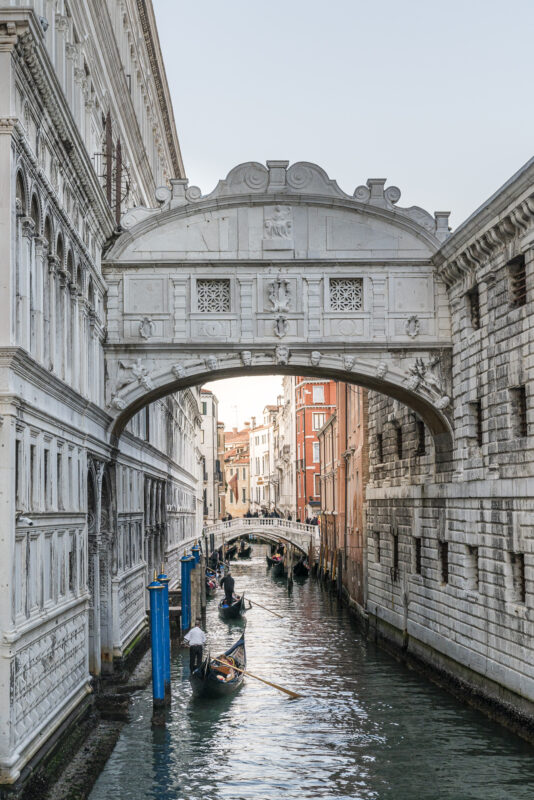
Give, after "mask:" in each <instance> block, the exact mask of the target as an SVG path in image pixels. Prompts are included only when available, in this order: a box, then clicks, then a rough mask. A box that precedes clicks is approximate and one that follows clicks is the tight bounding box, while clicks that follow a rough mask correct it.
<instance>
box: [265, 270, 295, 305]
mask: <svg viewBox="0 0 534 800" xmlns="http://www.w3.org/2000/svg"><path fill="white" fill-rule="evenodd" d="M269 300H270V301H271V303H272V304H273V311H276V312H279V311H289V303H290V301H291V296H290V294H289V281H288V280H287V278H280V277H278V278H276V280H274V281H271V282H270V284H269Z"/></svg>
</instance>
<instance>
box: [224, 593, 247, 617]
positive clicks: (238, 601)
mask: <svg viewBox="0 0 534 800" xmlns="http://www.w3.org/2000/svg"><path fill="white" fill-rule="evenodd" d="M243 611H245V595H244V594H242V595H241V596H240V597H236V598H235V600H234V601H233V602H232V605H231V606H227V605H226V601H225V598H224V597H223V599H222V600H221V601H220V603H219V614H220V615H221V617H222V618H223V619H234V618H235V617H240V616H241V614H242V613H243Z"/></svg>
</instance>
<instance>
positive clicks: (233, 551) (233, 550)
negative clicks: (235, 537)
mask: <svg viewBox="0 0 534 800" xmlns="http://www.w3.org/2000/svg"><path fill="white" fill-rule="evenodd" d="M236 556H237V545H236V544H233V545H232V546H231V547H228V548H227V549H226V560H227V561H231V560H233V559H234V558H236Z"/></svg>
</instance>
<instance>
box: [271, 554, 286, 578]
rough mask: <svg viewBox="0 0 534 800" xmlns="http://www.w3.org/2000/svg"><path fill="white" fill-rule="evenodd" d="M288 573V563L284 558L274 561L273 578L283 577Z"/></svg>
mask: <svg viewBox="0 0 534 800" xmlns="http://www.w3.org/2000/svg"><path fill="white" fill-rule="evenodd" d="M285 574H286V565H285V564H284V559H283V558H280V559H279V560H278V561H274V562H273V578H283V577H284V575H285Z"/></svg>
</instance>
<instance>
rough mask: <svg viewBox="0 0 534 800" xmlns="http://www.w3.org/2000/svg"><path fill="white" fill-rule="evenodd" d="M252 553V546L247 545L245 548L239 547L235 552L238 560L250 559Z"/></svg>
mask: <svg viewBox="0 0 534 800" xmlns="http://www.w3.org/2000/svg"><path fill="white" fill-rule="evenodd" d="M251 553H252V545H250V544H249V545H248V546H247V547H243V546H241V547H240V548H239V550H238V551H237V555H238V557H239V558H250V555H251Z"/></svg>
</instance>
